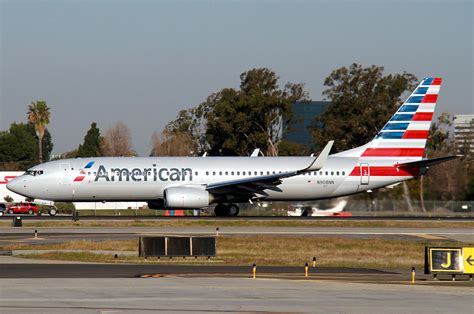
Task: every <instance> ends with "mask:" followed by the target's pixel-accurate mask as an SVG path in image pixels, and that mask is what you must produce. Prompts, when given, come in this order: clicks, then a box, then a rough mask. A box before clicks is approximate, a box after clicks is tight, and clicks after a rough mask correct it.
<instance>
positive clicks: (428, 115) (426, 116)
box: [411, 112, 433, 121]
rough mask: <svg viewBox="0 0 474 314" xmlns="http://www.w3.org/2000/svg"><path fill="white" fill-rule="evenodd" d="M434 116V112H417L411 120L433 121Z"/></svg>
mask: <svg viewBox="0 0 474 314" xmlns="http://www.w3.org/2000/svg"><path fill="white" fill-rule="evenodd" d="M432 118H433V112H417V113H415V115H414V116H413V118H412V119H411V121H431V119H432Z"/></svg>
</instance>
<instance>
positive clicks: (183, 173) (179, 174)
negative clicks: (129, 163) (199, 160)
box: [74, 161, 193, 182]
mask: <svg viewBox="0 0 474 314" xmlns="http://www.w3.org/2000/svg"><path fill="white" fill-rule="evenodd" d="M93 165H94V162H93V161H91V162H90V163H88V164H87V165H86V166H85V167H84V169H90V168H91V167H92V166H93ZM86 175H87V173H86V171H84V170H83V169H81V170H80V173H79V175H78V176H77V177H76V178H75V179H74V182H81V181H83V180H84V178H85V177H86ZM94 175H95V178H94V181H101V180H102V181H106V182H122V181H125V182H127V181H136V182H140V181H145V182H147V181H154V182H156V181H193V170H192V169H191V168H158V167H157V166H156V164H153V166H152V167H149V168H110V169H107V168H105V166H103V165H99V168H98V169H97V172H95V173H94Z"/></svg>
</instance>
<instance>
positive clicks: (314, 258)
mask: <svg viewBox="0 0 474 314" xmlns="http://www.w3.org/2000/svg"><path fill="white" fill-rule="evenodd" d="M313 267H316V256H314V257H313Z"/></svg>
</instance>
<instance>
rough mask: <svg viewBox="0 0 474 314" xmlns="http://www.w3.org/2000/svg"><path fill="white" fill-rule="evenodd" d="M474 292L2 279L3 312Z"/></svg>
mask: <svg viewBox="0 0 474 314" xmlns="http://www.w3.org/2000/svg"><path fill="white" fill-rule="evenodd" d="M472 296H473V290H472V288H466V287H444V286H441V287H433V286H416V285H415V286H411V285H396V284H392V285H383V284H361V283H335V282H325V281H319V282H314V281H313V282H312V281H295V280H279V279H256V280H253V279H244V278H209V277H202V278H185V277H162V278H133V279H2V280H0V312H2V313H10V312H14V313H115V312H119V313H122V312H133V313H152V312H172V313H176V312H180V313H185V312H193V313H196V312H202V313H204V312H206V313H209V312H215V313H242V312H272V313H282V312H286V313H288V312H307V313H309V312H311V313H329V312H345V313H351V312H352V313H354V312H357V313H414V312H418V313H419V312H423V313H433V312H439V313H458V312H459V313H471V312H472V307H473V301H472Z"/></svg>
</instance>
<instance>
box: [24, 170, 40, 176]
mask: <svg viewBox="0 0 474 314" xmlns="http://www.w3.org/2000/svg"><path fill="white" fill-rule="evenodd" d="M42 174H43V170H26V172H25V175H27V176H40V175H42Z"/></svg>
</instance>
